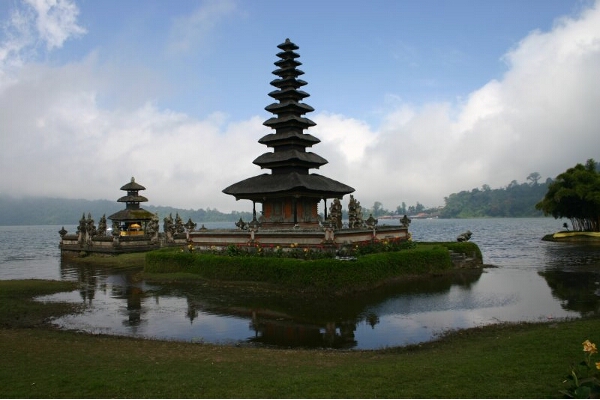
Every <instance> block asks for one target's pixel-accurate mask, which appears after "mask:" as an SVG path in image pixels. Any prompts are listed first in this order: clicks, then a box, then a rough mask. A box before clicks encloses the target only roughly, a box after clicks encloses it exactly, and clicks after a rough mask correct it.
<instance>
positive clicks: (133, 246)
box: [60, 39, 482, 294]
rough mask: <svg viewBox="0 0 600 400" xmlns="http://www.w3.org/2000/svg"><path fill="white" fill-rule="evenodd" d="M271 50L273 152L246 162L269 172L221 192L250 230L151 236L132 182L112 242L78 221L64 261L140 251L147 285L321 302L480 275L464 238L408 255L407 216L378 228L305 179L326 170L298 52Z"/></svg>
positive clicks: (326, 182) (171, 231) (166, 231)
mask: <svg viewBox="0 0 600 400" xmlns="http://www.w3.org/2000/svg"><path fill="white" fill-rule="evenodd" d="M277 47H278V48H279V50H280V51H279V52H278V53H277V57H278V58H279V60H278V61H276V62H275V66H276V67H277V69H276V70H275V71H273V74H274V75H275V76H276V77H277V78H276V79H274V80H273V81H272V82H271V85H272V86H274V87H275V88H276V90H273V91H272V92H270V93H269V96H270V97H272V98H273V99H275V100H276V102H275V103H273V104H270V105H268V106H267V107H266V108H265V109H266V110H267V111H269V112H270V113H272V114H274V116H273V117H271V118H269V119H268V120H266V121H265V122H264V125H265V126H266V127H268V128H271V129H272V130H274V133H269V134H267V135H265V136H263V137H262V138H260V139H259V140H258V142H259V143H260V144H263V145H265V146H267V147H268V148H272V149H273V151H268V152H266V153H264V154H262V155H260V156H258V157H257V158H256V159H255V160H254V162H253V163H254V164H255V165H257V166H259V167H260V168H261V169H266V170H270V171H271V172H270V173H263V174H261V175H257V176H254V177H250V178H247V179H245V180H242V181H240V182H237V183H234V184H232V185H230V186H228V187H227V188H225V189H223V193H225V194H227V195H231V196H234V197H235V198H236V200H249V201H252V209H253V212H252V220H251V221H243V220H242V219H241V218H240V220H239V221H238V222H237V223H236V224H235V228H233V227H232V229H207V228H205V227H204V226H201V227H200V228H197V224H196V223H194V222H193V221H191V220H189V221H188V222H187V223H186V224H184V223H183V221H182V220H181V218H179V216H178V215H177V216H176V217H175V220H173V217H172V216H171V215H169V217H167V218H164V225H163V232H162V233H159V226H158V216H157V215H153V214H152V213H150V212H148V211H145V210H143V209H142V208H140V206H139V205H140V203H141V202H144V201H147V199H146V198H145V197H143V196H141V195H139V191H140V190H144V189H145V187H144V186H142V185H140V184H138V183H136V182H135V180H134V178H132V179H131V182H129V183H128V184H126V185H124V186H123V187H121V190H124V191H126V192H127V195H126V196H123V197H121V198H119V199H118V200H117V201H119V202H124V203H126V208H125V210H122V211H119V212H117V213H115V214H113V215H111V216H110V217H109V219H110V220H112V222H113V224H112V234H111V235H110V236H109V235H107V229H106V219H105V218H104V217H103V218H102V223H103V225H102V228H100V227H99V228H98V229H96V227H95V226H94V222H93V219H92V218H91V216H90V215H89V214H88V218H87V219H86V218H85V214H84V216H83V217H82V219H81V221H80V225H79V227H78V231H77V232H76V234H74V235H68V234H67V232H66V231H64V228H63V230H61V232H60V234H61V239H62V240H61V245H60V247H61V249H62V251H63V253H67V252H70V253H75V254H78V255H84V256H85V255H88V254H93V253H110V254H122V253H131V252H147V254H146V256H145V257H146V258H145V269H144V272H145V274H146V275H148V276H149V275H150V274H152V275H153V276H154V277H155V278H157V276H158V274H162V277H163V278H165V277H166V276H167V275H169V276H171V277H172V276H173V274H182V273H184V274H188V275H189V274H193V275H194V276H195V277H196V278H199V279H207V280H213V281H222V282H223V281H226V282H232V281H235V282H246V283H263V284H275V285H278V286H281V287H285V288H288V289H297V290H303V291H306V290H311V291H322V292H326V293H329V294H340V293H342V294H343V293H345V292H347V291H352V290H365V289H371V288H374V287H378V286H380V285H385V284H387V283H389V282H392V281H394V280H397V279H406V278H410V277H412V276H417V275H421V276H422V275H427V274H440V273H448V272H449V271H452V270H455V269H463V270H464V269H466V268H479V267H481V266H482V255H481V251H480V250H479V248H478V247H477V245H476V244H474V243H471V242H468V240H469V238H470V235H471V233H470V232H467V233H465V234H463V235H461V236H459V238H457V242H455V243H428V244H424V245H418V246H417V244H415V243H414V242H412V240H411V235H410V233H409V231H408V229H409V226H410V223H411V220H410V218H408V217H407V216H406V215H404V216H403V217H401V218H399V220H398V222H397V223H396V224H394V223H393V220H386V223H385V224H380V223H379V221H378V220H377V219H376V218H374V217H373V216H372V215H370V216H369V217H368V218H365V217H363V211H362V207H361V205H360V201H359V200H358V199H356V198H355V197H354V195H353V194H352V193H353V192H354V191H355V190H354V188H352V187H351V186H348V185H346V184H344V183H341V182H338V181H336V180H334V179H331V178H329V177H326V176H323V175H320V174H316V173H312V172H311V170H313V169H318V168H319V167H321V166H323V165H325V164H327V163H328V161H327V160H326V159H324V158H323V157H321V156H319V155H317V154H316V153H313V152H310V151H307V148H311V147H313V146H315V145H317V144H318V143H320V140H319V139H318V138H316V137H315V136H313V135H311V134H308V133H305V132H304V131H305V130H307V129H309V128H311V127H313V126H315V125H316V124H315V122H313V121H311V120H310V119H308V118H306V117H305V114H307V113H309V112H312V111H314V109H313V108H312V107H311V106H309V105H307V104H305V103H303V102H302V100H303V99H304V98H306V97H308V96H309V94H308V93H307V92H305V91H303V90H300V88H301V87H302V86H304V85H306V84H307V83H306V82H305V81H303V80H301V79H298V77H299V76H300V75H302V74H303V73H304V72H302V71H301V70H299V69H298V68H297V67H298V66H300V65H301V64H302V63H300V62H299V61H298V60H297V59H298V58H299V57H300V56H299V54H298V53H296V50H298V48H299V47H298V46H297V45H296V44H294V43H293V42H291V41H290V40H289V39H286V40H285V42H284V43H282V44H280V45H278V46H277ZM346 195H349V201H348V221H342V204H341V200H343V198H344V196H346ZM328 200H330V203H329V205H328ZM257 204H259V205H260V206H261V208H262V209H261V211H260V214H258V213H257ZM319 207H322V208H321V209H322V213H320V212H319ZM157 279H160V277H158V278H157Z"/></svg>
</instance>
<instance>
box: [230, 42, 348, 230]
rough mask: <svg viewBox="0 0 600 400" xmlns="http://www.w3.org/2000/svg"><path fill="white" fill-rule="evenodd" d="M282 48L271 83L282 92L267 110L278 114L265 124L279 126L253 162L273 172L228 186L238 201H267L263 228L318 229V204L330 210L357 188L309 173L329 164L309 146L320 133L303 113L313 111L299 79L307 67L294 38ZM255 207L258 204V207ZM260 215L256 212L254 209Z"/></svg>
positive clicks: (263, 140)
mask: <svg viewBox="0 0 600 400" xmlns="http://www.w3.org/2000/svg"><path fill="white" fill-rule="evenodd" d="M277 47H278V48H280V49H281V50H282V51H281V52H279V53H278V54H277V57H279V58H280V60H279V61H277V62H275V65H276V66H277V67H278V69H276V70H275V71H273V74H274V75H277V76H278V77H279V78H278V79H275V80H273V81H272V82H271V85H273V86H274V87H276V88H277V90H274V91H272V92H271V93H269V96H271V97H272V98H274V99H275V100H277V101H278V102H277V103H273V104H271V105H269V106H267V107H266V108H265V110H267V111H269V112H271V113H273V114H275V116H274V117H272V118H270V119H268V120H267V121H265V122H264V125H265V126H268V127H269V128H272V129H274V130H275V133H270V134H268V135H266V136H263V137H262V138H261V139H260V140H259V141H258V142H259V143H261V144H264V145H266V146H267V147H272V148H273V152H267V153H264V154H263V155H261V156H259V157H258V158H256V159H255V160H254V164H256V165H258V166H259V167H261V168H263V169H270V170H271V173H270V174H262V175H258V176H255V177H252V178H248V179H245V180H243V181H241V182H238V183H235V184H233V185H231V186H229V187H227V188H226V189H224V190H223V192H224V193H226V194H230V195H232V196H235V198H236V199H237V200H239V199H246V200H251V201H252V202H253V203H254V206H256V203H261V204H262V213H263V214H262V216H261V228H262V229H269V228H286V227H294V226H297V227H302V228H311V227H314V228H318V227H319V219H318V218H319V217H318V204H319V202H321V201H323V210H324V213H325V215H326V214H327V199H341V198H342V197H343V196H344V195H346V194H348V193H352V192H354V189H353V188H351V187H350V186H348V185H345V184H343V183H340V182H338V181H335V180H333V179H330V178H327V177H325V176H322V175H319V174H315V173H310V172H309V171H310V170H311V169H313V168H319V167H320V166H322V165H325V164H327V160H325V159H324V158H323V157H321V156H319V155H317V154H315V153H312V152H309V151H306V148H307V147H312V146H313V145H315V144H317V143H319V142H320V140H319V139H317V138H316V137H314V136H312V135H310V134H307V133H304V130H305V129H308V128H310V127H311V126H315V125H316V124H315V123H314V122H313V121H311V120H310V119H308V118H305V117H304V114H306V113H309V112H311V111H314V109H313V108H312V107H311V106H309V105H307V104H304V103H302V102H301V100H302V99H304V98H306V97H308V96H309V94H308V93H306V92H304V91H302V90H299V88H300V87H302V86H304V85H306V82H305V81H303V80H301V79H298V76H300V75H302V74H304V72H302V71H301V70H299V69H297V67H298V66H300V65H302V63H301V62H299V61H297V60H296V59H297V58H298V57H300V56H299V55H298V53H296V52H294V50H298V46H296V45H295V44H294V43H292V42H291V41H290V40H289V39H286V41H285V42H284V43H282V44H280V45H279V46H277ZM255 209H256V208H255ZM255 215H256V212H255Z"/></svg>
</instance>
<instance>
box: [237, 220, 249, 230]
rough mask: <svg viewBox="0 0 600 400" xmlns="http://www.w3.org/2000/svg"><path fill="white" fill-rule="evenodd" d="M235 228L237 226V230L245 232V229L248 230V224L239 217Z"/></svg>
mask: <svg viewBox="0 0 600 400" xmlns="http://www.w3.org/2000/svg"><path fill="white" fill-rule="evenodd" d="M235 226H237V227H238V229H240V230H242V231H245V230H246V229H248V224H247V223H245V222H244V220H243V219H242V217H240V220H239V221H238V222H236V223H235Z"/></svg>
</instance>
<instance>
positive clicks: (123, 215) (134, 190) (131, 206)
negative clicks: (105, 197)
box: [108, 177, 154, 221]
mask: <svg viewBox="0 0 600 400" xmlns="http://www.w3.org/2000/svg"><path fill="white" fill-rule="evenodd" d="M121 190H125V191H127V196H123V197H120V198H119V200H117V201H118V202H119V203H125V209H124V210H121V211H118V212H116V213H114V214H112V215H111V216H109V217H108V219H110V220H112V221H145V220H151V219H152V218H153V217H154V214H152V213H151V212H150V211H146V210H144V209H143V208H140V203H143V202H146V201H148V199H147V198H145V197H144V196H140V195H139V194H138V192H139V191H140V190H146V188H145V187H143V186H142V185H140V184H138V183H136V181H135V178H133V177H132V178H131V182H129V183H127V184H125V185H123V186H121Z"/></svg>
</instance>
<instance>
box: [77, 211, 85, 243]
mask: <svg viewBox="0 0 600 400" xmlns="http://www.w3.org/2000/svg"><path fill="white" fill-rule="evenodd" d="M86 230H87V225H86V220H85V213H83V215H82V216H81V219H80V220H79V225H77V236H78V237H77V241H78V242H79V244H82V243H83V242H84V240H85V232H86Z"/></svg>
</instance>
